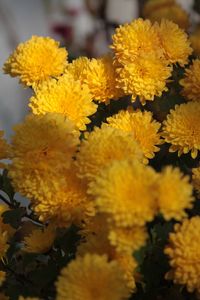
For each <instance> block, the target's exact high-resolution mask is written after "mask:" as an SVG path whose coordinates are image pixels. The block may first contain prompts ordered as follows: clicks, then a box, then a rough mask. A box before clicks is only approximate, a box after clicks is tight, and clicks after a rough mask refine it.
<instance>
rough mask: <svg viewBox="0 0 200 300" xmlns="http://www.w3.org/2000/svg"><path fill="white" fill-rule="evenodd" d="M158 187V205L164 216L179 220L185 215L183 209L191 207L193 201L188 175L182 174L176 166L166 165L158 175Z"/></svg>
mask: <svg viewBox="0 0 200 300" xmlns="http://www.w3.org/2000/svg"><path fill="white" fill-rule="evenodd" d="M158 187H159V194H158V205H159V209H160V212H161V213H162V215H163V216H164V218H165V219H166V220H167V221H168V220H170V219H172V218H174V219H175V220H177V221H179V220H181V219H182V218H184V217H186V216H187V214H186V212H185V209H189V208H192V202H193V201H194V198H193V197H192V192H193V189H192V185H191V184H190V183H189V176H184V174H183V173H182V172H181V171H180V170H179V169H178V168H174V169H173V168H172V167H171V166H168V167H166V168H165V169H164V170H163V171H162V173H161V175H160V179H159V181H158Z"/></svg>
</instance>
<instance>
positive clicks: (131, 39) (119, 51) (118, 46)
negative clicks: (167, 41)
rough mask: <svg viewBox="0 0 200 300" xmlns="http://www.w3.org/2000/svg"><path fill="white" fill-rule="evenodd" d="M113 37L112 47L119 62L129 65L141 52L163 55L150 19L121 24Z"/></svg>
mask: <svg viewBox="0 0 200 300" xmlns="http://www.w3.org/2000/svg"><path fill="white" fill-rule="evenodd" d="M112 38H113V44H112V46H111V48H112V49H113V50H114V53H115V60H116V63H117V64H118V63H120V64H123V65H128V64H129V63H131V62H134V60H135V59H136V58H137V57H138V56H140V55H141V54H143V55H144V54H146V55H151V54H152V53H154V54H155V55H156V56H157V58H158V59H159V57H162V55H163V49H162V48H161V47H160V41H159V38H158V34H157V30H156V29H155V28H154V26H152V24H151V22H150V21H149V20H142V19H137V20H134V21H133V22H132V23H130V24H125V25H122V26H119V27H118V28H117V29H116V31H115V34H114V35H113V37H112ZM152 73H153V72H152Z"/></svg>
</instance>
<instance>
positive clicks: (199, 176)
mask: <svg viewBox="0 0 200 300" xmlns="http://www.w3.org/2000/svg"><path fill="white" fill-rule="evenodd" d="M192 183H193V185H194V188H195V190H196V191H197V193H198V196H199V197H200V167H198V168H194V169H192Z"/></svg>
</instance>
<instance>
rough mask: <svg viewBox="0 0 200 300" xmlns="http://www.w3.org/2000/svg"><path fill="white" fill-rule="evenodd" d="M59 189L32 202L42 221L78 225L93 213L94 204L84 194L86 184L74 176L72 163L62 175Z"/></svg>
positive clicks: (62, 225)
mask: <svg viewBox="0 0 200 300" xmlns="http://www.w3.org/2000/svg"><path fill="white" fill-rule="evenodd" d="M62 176H63V178H62V180H63V181H62V183H63V185H62V186H60V189H58V190H57V192H56V193H52V194H51V195H50V194H47V196H46V198H44V199H37V200H35V202H34V210H35V212H36V213H37V215H38V216H39V219H40V220H41V221H43V222H46V221H52V222H54V223H55V224H56V225H57V226H58V227H67V226H69V225H71V223H75V224H77V225H80V224H81V222H82V221H84V220H85V218H86V219H87V217H89V216H91V215H94V205H93V202H91V201H90V200H89V199H88V196H87V194H86V188H87V186H86V184H85V183H84V181H82V180H81V179H79V178H78V177H77V176H76V169H75V167H74V165H73V164H72V166H71V167H70V168H69V169H68V170H66V171H65V174H63V175H62Z"/></svg>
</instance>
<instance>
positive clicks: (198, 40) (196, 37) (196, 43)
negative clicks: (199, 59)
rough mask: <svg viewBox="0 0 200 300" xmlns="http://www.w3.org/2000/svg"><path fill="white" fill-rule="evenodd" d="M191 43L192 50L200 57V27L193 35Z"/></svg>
mask: <svg viewBox="0 0 200 300" xmlns="http://www.w3.org/2000/svg"><path fill="white" fill-rule="evenodd" d="M190 42H191V46H192V49H193V50H194V54H196V55H197V56H200V27H198V28H197V29H196V30H195V31H194V32H193V33H192V34H191V35H190Z"/></svg>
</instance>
